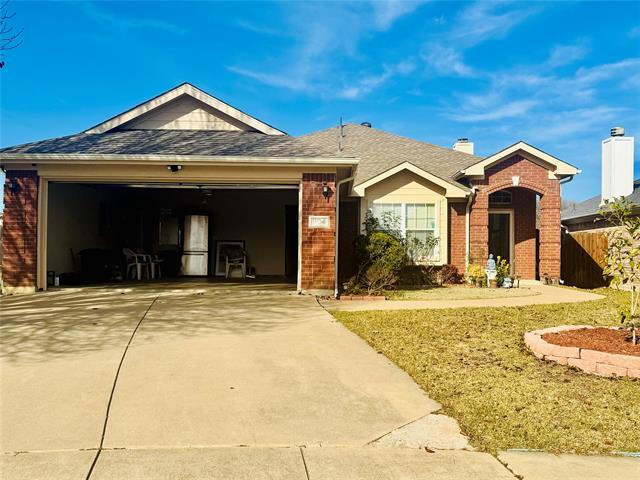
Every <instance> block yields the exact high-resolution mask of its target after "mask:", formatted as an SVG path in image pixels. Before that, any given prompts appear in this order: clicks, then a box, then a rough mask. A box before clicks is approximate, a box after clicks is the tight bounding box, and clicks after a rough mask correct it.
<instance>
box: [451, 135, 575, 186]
mask: <svg viewBox="0 0 640 480" xmlns="http://www.w3.org/2000/svg"><path fill="white" fill-rule="evenodd" d="M515 154H520V155H522V156H523V157H524V158H526V159H527V160H530V161H531V162H533V163H536V164H538V165H540V166H542V167H543V168H546V169H547V170H548V171H549V178H562V177H567V176H571V175H577V174H578V173H580V172H581V170H579V169H578V168H576V167H574V166H573V165H571V164H569V163H567V162H563V161H562V160H560V159H558V158H556V157H554V156H553V155H549V154H548V153H546V152H543V151H542V150H539V149H537V148H535V147H533V146H531V145H529V144H528V143H525V142H522V141H520V142H517V143H514V144H513V145H511V146H510V147H507V148H505V149H504V150H501V151H499V152H498V153H494V154H493V155H491V156H489V157H487V158H485V159H484V160H482V161H480V162H478V163H476V164H474V165H471V166H469V167H467V168H465V169H464V170H461V171H460V174H461V175H459V176H461V177H462V176H464V177H483V176H484V172H485V170H486V169H487V168H489V167H492V166H493V165H496V164H497V163H500V162H501V161H503V160H506V159H508V158H510V157H512V156H513V155H515Z"/></svg>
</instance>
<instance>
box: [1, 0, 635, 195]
mask: <svg viewBox="0 0 640 480" xmlns="http://www.w3.org/2000/svg"><path fill="white" fill-rule="evenodd" d="M12 7H13V10H15V11H16V13H17V15H16V17H15V24H16V25H18V26H23V27H24V29H25V31H24V36H23V42H24V43H23V44H22V45H21V46H20V47H19V48H18V49H16V50H13V51H10V52H8V53H7V54H6V55H5V61H6V62H7V65H6V66H5V67H4V68H3V69H2V71H1V72H0V82H1V84H0V93H1V112H0V122H1V124H0V145H2V146H8V145H15V144H19V143H24V142H28V141H33V140H40V139H45V138H51V137H55V136H61V135H68V134H72V133H76V132H79V131H82V130H84V129H86V128H88V127H89V126H91V125H93V124H96V123H98V122H100V121H101V120H103V119H106V118H108V117H110V116H112V115H114V114H117V113H119V112H121V111H123V110H125V109H127V108H129V107H131V106H133V105H135V104H137V103H139V102H141V101H144V100H146V99H148V98H150V97H152V96H154V95H156V94H158V93H160V92H162V91H164V90H167V89H169V88H171V87H173V86H175V85H177V84H179V83H181V82H183V81H188V82H191V83H193V84H195V85H197V86H198V87H200V88H202V89H204V90H206V91H208V92H209V93H211V94H213V95H215V96H217V97H219V98H221V99H223V100H225V101H227V102H229V103H231V104H232V105H234V106H236V107H238V108H241V109H243V110H245V111H247V112H248V113H250V114H252V115H255V116H257V117H258V118H260V119H262V120H264V121H266V122H268V123H270V124H272V125H275V126H277V127H278V128H280V129H283V130H285V131H287V132H288V133H290V134H293V135H299V134H303V133H307V132H310V131H314V130H318V129H323V128H327V127H330V126H334V125H336V124H337V123H338V121H339V118H340V117H341V116H342V117H343V118H344V120H345V121H348V122H362V121H369V122H371V123H373V125H374V127H377V128H381V129H384V130H389V131H392V132H395V133H398V134H401V135H406V136H409V137H413V138H416V139H420V140H425V141H429V142H432V143H436V144H439V145H444V146H450V145H452V143H453V142H454V141H455V139H456V138H458V137H468V138H470V139H471V140H472V141H474V142H475V145H476V153H478V154H480V155H489V154H491V153H494V152H496V151H498V150H500V149H502V148H504V147H505V146H508V145H510V144H511V143H513V142H515V141H517V140H520V139H522V140H525V141H527V142H529V143H531V144H533V145H535V146H537V147H539V148H541V149H543V150H545V151H547V152H549V153H551V154H553V155H556V156H558V157H560V158H561V159H563V160H566V161H568V162H570V163H573V164H575V165H577V166H578V167H580V168H582V170H583V173H582V174H581V175H579V176H578V177H576V179H575V180H574V181H573V182H571V183H569V184H568V185H566V186H565V187H564V190H563V193H564V196H565V198H568V199H572V200H581V199H584V198H587V197H589V196H592V195H595V194H597V193H599V188H600V141H601V140H602V139H603V138H604V137H606V136H607V135H608V131H609V129H610V128H611V127H612V126H617V125H622V126H624V127H626V130H627V133H628V135H635V136H636V137H638V136H640V93H639V92H640V3H638V2H634V3H632V2H624V3H614V2H606V3H599V2H585V3H575V2H557V3H551V2H541V3H527V2H499V3H489V2H476V3H455V2H395V1H394V2H389V1H385V2H383V1H380V2H364V1H361V2H355V3H342V2H325V3H302V2H281V3H270V2H269V3H267V2H258V3H241V2H233V3H223V2H197V3H187V2H180V3H173V2H161V3H152V2H138V3H134V2H95V3H83V2H69V3H65V2H55V3H54V2H44V3H34V2H19V1H15V0H14V1H13V4H12ZM638 144H640V140H639V141H637V142H636V145H638ZM636 159H637V160H639V161H640V154H639V150H638V147H637V146H636ZM639 166H640V165H638V164H637V165H636V177H638V176H640V169H639V168H638V167H639Z"/></svg>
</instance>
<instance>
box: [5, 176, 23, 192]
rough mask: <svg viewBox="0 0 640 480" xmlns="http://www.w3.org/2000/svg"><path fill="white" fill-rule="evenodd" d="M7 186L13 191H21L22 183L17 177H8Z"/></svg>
mask: <svg viewBox="0 0 640 480" xmlns="http://www.w3.org/2000/svg"><path fill="white" fill-rule="evenodd" d="M6 187H7V190H9V191H10V192H11V193H20V183H19V182H18V180H17V179H15V178H7V183H6Z"/></svg>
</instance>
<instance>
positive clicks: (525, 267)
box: [509, 188, 536, 280]
mask: <svg viewBox="0 0 640 480" xmlns="http://www.w3.org/2000/svg"><path fill="white" fill-rule="evenodd" d="M509 191H510V192H511V195H512V199H513V203H512V207H513V210H514V219H513V221H514V231H515V239H514V243H515V259H511V261H512V262H513V265H514V267H515V273H516V275H518V276H519V277H520V278H524V279H531V280H533V279H535V278H536V193H535V192H534V191H532V190H527V189H524V188H512V189H510V190H509Z"/></svg>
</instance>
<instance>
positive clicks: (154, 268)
mask: <svg viewBox="0 0 640 480" xmlns="http://www.w3.org/2000/svg"><path fill="white" fill-rule="evenodd" d="M147 258H148V261H149V267H150V268H151V278H153V279H155V278H162V266H161V264H162V262H164V260H163V259H162V258H160V257H158V255H147Z"/></svg>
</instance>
